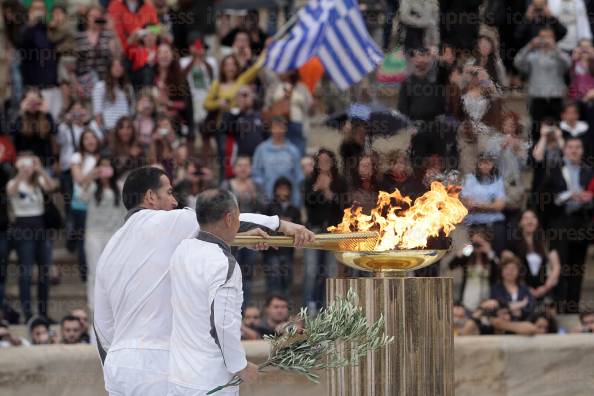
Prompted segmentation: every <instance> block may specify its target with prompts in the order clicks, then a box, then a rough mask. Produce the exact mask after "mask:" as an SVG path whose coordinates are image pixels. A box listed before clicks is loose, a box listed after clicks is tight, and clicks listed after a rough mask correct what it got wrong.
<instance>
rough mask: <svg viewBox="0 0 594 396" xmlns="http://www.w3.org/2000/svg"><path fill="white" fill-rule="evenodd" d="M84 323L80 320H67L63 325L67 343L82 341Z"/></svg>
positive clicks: (63, 334) (64, 339)
mask: <svg viewBox="0 0 594 396" xmlns="http://www.w3.org/2000/svg"><path fill="white" fill-rule="evenodd" d="M81 332H82V325H81V324H80V322H79V321H78V320H67V321H66V322H64V324H63V325H62V340H63V341H64V343H65V344H76V343H78V342H79V341H80V335H81Z"/></svg>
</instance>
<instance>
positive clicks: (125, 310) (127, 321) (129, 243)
mask: <svg viewBox="0 0 594 396" xmlns="http://www.w3.org/2000/svg"><path fill="white" fill-rule="evenodd" d="M240 219H241V220H242V221H247V222H251V223H256V224H259V225H262V226H265V227H268V228H271V229H274V230H276V229H277V228H278V226H279V219H278V217H277V216H273V217H269V216H264V215H258V214H242V215H241V216H240ZM198 230H199V226H198V221H197V219H196V213H195V212H194V211H193V210H192V209H187V208H186V209H178V210H171V211H164V210H149V209H143V210H140V211H138V212H136V213H133V214H132V215H131V216H130V217H129V218H128V219H127V220H126V222H125V223H124V225H123V226H122V227H121V228H120V229H119V230H118V231H117V232H116V233H115V234H114V235H113V237H112V238H111V239H110V241H109V242H108V244H107V246H106V247H105V250H104V251H103V253H102V254H101V257H100V259H99V263H98V264H97V274H96V281H95V315H94V326H95V331H96V332H97V338H98V346H99V347H100V348H102V349H104V350H106V351H108V352H113V351H117V350H122V349H144V350H151V349H152V350H155V349H156V350H165V351H167V350H169V338H170V336H171V315H172V314H171V285H170V280H169V262H170V260H171V256H172V254H173V252H174V251H175V249H176V248H177V247H178V245H179V244H180V242H181V241H183V240H184V239H187V238H192V237H194V236H195V235H197V233H198ZM100 352H101V350H100ZM146 364H147V365H149V366H150V364H151V363H150V362H147V363H146ZM150 368H151V367H148V368H147V369H149V371H150ZM138 369H141V370H142V369H143V368H142V367H138Z"/></svg>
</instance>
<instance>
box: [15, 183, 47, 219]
mask: <svg viewBox="0 0 594 396" xmlns="http://www.w3.org/2000/svg"><path fill="white" fill-rule="evenodd" d="M16 182H17V181H16V179H12V180H10V181H9V182H8V184H7V185H6V186H7V188H11V187H12V186H13V185H14V184H15V183H16ZM39 184H40V185H39V186H32V185H31V184H29V183H25V182H24V181H21V182H19V185H18V187H17V193H16V195H14V196H10V197H9V198H10V208H11V209H12V213H14V215H15V217H35V216H43V213H44V212H45V209H44V204H43V190H42V189H41V185H42V184H43V178H41V177H39Z"/></svg>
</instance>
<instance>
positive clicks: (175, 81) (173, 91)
mask: <svg viewBox="0 0 594 396" xmlns="http://www.w3.org/2000/svg"><path fill="white" fill-rule="evenodd" d="M162 45H165V46H167V47H169V50H170V51H171V53H172V57H171V63H169V66H168V67H167V76H166V78H165V86H166V88H165V89H166V91H167V96H168V97H169V98H185V97H186V96H187V95H189V92H188V86H187V81H186V78H185V76H184V73H183V71H182V69H181V67H180V65H179V56H178V53H177V51H175V50H174V49H173V47H172V46H171V44H169V43H161V44H159V47H160V46H162ZM160 69H161V68H160V67H159V66H157V68H156V72H155V74H156V76H155V77H157V76H158V75H159V73H160Z"/></svg>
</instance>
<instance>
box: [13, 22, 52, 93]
mask: <svg viewBox="0 0 594 396" xmlns="http://www.w3.org/2000/svg"><path fill="white" fill-rule="evenodd" d="M20 50H21V73H22V76H23V86H34V87H38V88H46V87H55V86H57V85H58V58H57V53H56V49H55V48H54V44H53V43H52V42H51V41H50V40H49V38H48V35H47V25H45V24H43V23H38V24H36V25H34V26H27V27H26V28H25V29H23V33H22V40H21V48H20Z"/></svg>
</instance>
